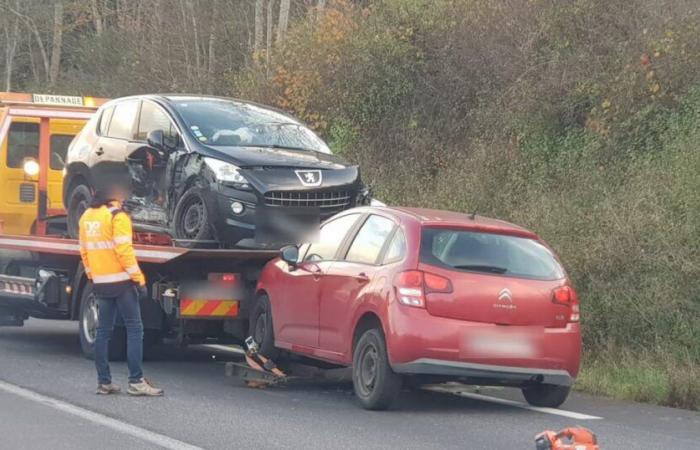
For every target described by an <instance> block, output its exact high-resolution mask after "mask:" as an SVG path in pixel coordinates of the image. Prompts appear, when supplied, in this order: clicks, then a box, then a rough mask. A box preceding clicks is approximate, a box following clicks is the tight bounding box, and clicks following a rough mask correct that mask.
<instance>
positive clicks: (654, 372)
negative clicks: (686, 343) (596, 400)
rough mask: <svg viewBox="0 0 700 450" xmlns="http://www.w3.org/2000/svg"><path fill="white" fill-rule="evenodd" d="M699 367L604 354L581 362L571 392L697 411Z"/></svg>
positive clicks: (699, 405)
mask: <svg viewBox="0 0 700 450" xmlns="http://www.w3.org/2000/svg"><path fill="white" fill-rule="evenodd" d="M699 380H700V367H698V366H697V365H696V364H686V363H681V362H678V361H675V360H672V359H669V358H668V357H664V356H658V355H652V354H647V355H632V354H626V353H620V352H607V353H605V354H603V355H597V357H596V358H595V359H594V358H590V357H589V358H585V359H584V361H583V364H582V368H581V372H580V373H579V376H578V379H577V380H576V384H575V385H574V389H576V390H578V391H581V392H587V393H590V394H594V395H602V396H606V397H611V398H616V399H622V400H631V401H637V402H647V403H655V404H658V405H664V406H672V407H676V408H685V409H690V410H695V411H698V410H700V381H699Z"/></svg>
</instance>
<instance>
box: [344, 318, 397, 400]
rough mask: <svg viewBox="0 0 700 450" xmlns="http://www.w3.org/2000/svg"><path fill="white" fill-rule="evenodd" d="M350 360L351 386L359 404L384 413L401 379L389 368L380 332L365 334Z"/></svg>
mask: <svg viewBox="0 0 700 450" xmlns="http://www.w3.org/2000/svg"><path fill="white" fill-rule="evenodd" d="M352 356H353V357H352V383H353V386H354V387H355V395H356V396H357V398H358V400H359V401H360V404H361V405H362V407H363V408H365V409H371V410H382V409H387V408H388V407H389V406H390V405H391V404H392V403H393V402H394V400H396V398H397V397H398V395H399V393H400V392H401V383H402V379H401V376H400V375H398V374H396V373H395V372H394V371H393V370H392V369H391V366H390V365H389V358H388V355H387V351H386V343H385V342H384V336H383V335H382V332H381V331H380V330H378V329H370V330H367V331H365V332H364V334H363V335H362V336H361V337H360V339H359V340H358V341H357V345H356V346H355V349H354V351H353V355H352Z"/></svg>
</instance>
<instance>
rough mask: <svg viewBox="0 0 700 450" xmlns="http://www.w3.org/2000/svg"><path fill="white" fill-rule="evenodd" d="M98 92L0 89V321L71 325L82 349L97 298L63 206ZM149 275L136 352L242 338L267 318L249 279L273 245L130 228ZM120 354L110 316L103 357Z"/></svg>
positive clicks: (122, 336) (87, 343)
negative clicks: (73, 155) (183, 241)
mask: <svg viewBox="0 0 700 450" xmlns="http://www.w3.org/2000/svg"><path fill="white" fill-rule="evenodd" d="M105 101H106V99H98V98H92V97H70V96H56V95H37V94H17V93H0V326H22V325H24V322H25V321H26V320H28V319H29V318H30V317H33V318H39V319H51V320H71V321H77V322H78V329H79V335H80V346H81V350H82V352H83V354H84V355H85V356H87V357H92V356H93V355H94V342H95V333H96V327H97V302H96V299H95V296H94V294H93V291H92V285H91V283H90V282H89V281H88V279H87V277H86V275H85V271H84V268H83V266H82V263H81V260H80V253H79V243H78V241H77V240H74V239H70V238H68V237H67V233H66V220H65V210H64V209H63V205H62V204H61V181H62V177H61V169H62V167H61V163H62V161H63V159H62V158H63V155H65V148H67V146H68V144H69V143H70V139H69V138H68V137H65V138H61V139H63V140H62V141H60V142H61V143H63V142H65V141H67V142H65V145H62V144H61V143H57V142H59V139H58V138H57V136H70V137H71V138H72V136H73V135H75V134H76V133H77V132H78V131H79V130H80V127H82V125H84V123H85V122H86V121H87V120H88V119H89V118H90V117H91V116H92V114H94V112H95V110H96V108H97V107H99V105H100V104H102V103H104V102H105ZM134 248H135V252H136V256H137V258H138V260H139V262H140V265H141V267H142V270H143V271H144V273H145V275H146V278H147V280H148V288H149V299H147V300H146V301H142V302H141V313H142V318H143V322H144V350H145V351H146V352H148V350H149V349H151V348H152V347H153V344H155V343H157V342H160V341H161V340H163V339H164V338H168V339H171V340H172V341H174V342H176V343H178V344H181V345H186V344H189V343H204V342H211V341H217V342H219V343H240V342H243V341H244V339H245V338H246V337H247V336H249V334H251V333H250V332H251V331H254V330H255V328H256V327H257V326H264V321H265V317H264V316H263V315H262V314H257V315H256V314H255V312H256V308H255V306H256V305H255V292H254V290H255V284H256V281H257V278H258V275H259V273H260V270H261V269H262V267H263V266H264V264H265V263H266V262H267V261H269V260H270V259H272V258H274V257H276V256H277V255H278V252H277V251H276V250H258V249H256V250H247V249H231V250H220V249H190V248H183V247H177V246H175V245H174V243H173V241H172V240H171V239H170V237H169V236H167V235H161V234H156V233H138V232H137V233H135V234H134ZM125 355H126V333H125V332H124V328H123V326H120V322H119V321H118V323H117V327H116V328H115V333H114V336H113V338H112V340H111V342H110V358H111V359H123V358H124V357H125Z"/></svg>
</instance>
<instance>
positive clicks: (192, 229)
mask: <svg viewBox="0 0 700 450" xmlns="http://www.w3.org/2000/svg"><path fill="white" fill-rule="evenodd" d="M210 216H211V214H210V212H209V209H208V208H207V202H206V200H205V198H204V189H203V188H201V187H199V186H193V187H191V188H189V189H188V190H187V191H186V192H185V193H184V194H183V195H182V197H180V200H179V201H178V202H177V206H176V207H175V212H174V214H173V235H174V236H175V238H176V239H178V240H180V241H181V242H180V245H182V246H183V247H190V248H195V247H197V246H198V245H200V244H201V242H200V241H208V240H211V239H212V238H213V234H212V230H211V221H212V219H213V217H210Z"/></svg>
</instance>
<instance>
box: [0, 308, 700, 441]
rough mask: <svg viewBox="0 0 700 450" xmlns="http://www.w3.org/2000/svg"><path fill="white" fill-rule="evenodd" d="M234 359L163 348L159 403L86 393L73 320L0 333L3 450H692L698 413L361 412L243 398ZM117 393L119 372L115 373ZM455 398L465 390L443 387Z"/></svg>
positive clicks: (250, 395) (302, 399)
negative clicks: (579, 441)
mask: <svg viewBox="0 0 700 450" xmlns="http://www.w3.org/2000/svg"><path fill="white" fill-rule="evenodd" d="M239 359H240V356H239V355H238V354H236V353H235V352H231V351H227V350H226V349H221V348H217V347H210V346H198V347H193V348H189V349H187V350H184V351H182V350H177V349H174V348H170V347H165V348H164V351H163V352H162V356H161V357H159V358H158V359H157V360H155V361H148V362H146V364H145V372H146V375H147V376H149V377H151V378H153V379H154V380H155V381H156V382H157V384H158V385H159V386H162V387H163V388H165V390H166V395H165V397H163V398H148V399H145V398H131V397H129V396H127V395H125V394H122V395H117V396H109V397H103V396H97V395H95V394H94V389H95V383H96V382H95V373H94V368H93V365H92V362H91V361H88V360H86V359H84V358H83V357H82V356H81V354H80V353H79V346H78V335H77V325H76V323H74V322H49V321H40V320H36V319H31V320H29V321H28V322H27V323H26V325H25V326H24V327H23V328H0V448H3V449H4V448H8V449H16V448H26V449H44V448H46V449H49V448H50V449H64V448H65V449H83V448H84V449H97V448H98V449H100V450H108V449H122V448H130V449H141V448H173V449H196V448H205V449H224V448H233V447H242V448H307V449H313V448H319V449H328V448H343V449H353V448H358V449H359V448H362V449H374V448H377V449H386V448H397V449H399V448H400V449H414V448H415V449H419V448H420V449H431V448H434V449H453V448H454V449H481V448H484V449H486V448H489V449H509V450H510V449H533V448H534V443H533V442H534V441H533V437H534V436H535V434H536V433H538V432H540V431H542V430H545V429H555V430H558V429H560V428H563V427H566V426H572V425H582V426H585V427H588V428H590V429H592V430H593V431H594V432H595V433H596V434H597V435H598V439H599V442H600V444H601V447H602V448H603V449H669V448H674V449H676V448H677V449H686V448H700V414H698V413H696V412H691V411H683V410H676V409H671V408H663V407H657V406H649V405H642V404H635V403H626V402H619V401H612V400H607V399H600V398H595V397H590V396H586V395H582V394H577V393H574V394H572V396H571V397H570V398H569V400H568V401H567V402H566V403H565V404H564V405H563V407H562V408H561V410H559V411H551V410H547V409H544V410H536V409H530V408H527V407H526V405H525V404H524V403H523V399H522V397H521V396H520V393H519V392H518V391H516V390H511V389H482V390H481V391H480V392H479V393H478V394H477V395H473V394H470V393H466V394H456V393H454V392H453V393H437V392H425V391H424V392H408V391H407V392H405V393H404V395H403V397H402V399H401V400H400V401H399V404H398V405H397V407H396V408H395V409H394V410H392V411H385V412H369V411H364V410H362V409H360V408H359V407H358V406H357V404H356V402H355V401H354V399H353V395H352V387H351V386H350V385H349V384H347V383H342V382H341V383H324V384H322V385H319V384H311V383H308V384H301V385H297V386H286V387H275V388H270V389H266V390H255V389H249V388H246V387H245V386H243V385H242V383H241V382H240V381H238V380H234V379H231V378H227V377H225V376H224V367H223V364H224V362H225V361H235V360H239ZM112 373H113V376H114V381H115V382H118V383H120V384H121V385H122V387H123V388H125V387H126V386H125V384H126V366H125V364H124V363H112ZM450 389H451V390H452V391H464V389H463V388H458V387H454V386H453V387H451V388H450Z"/></svg>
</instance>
